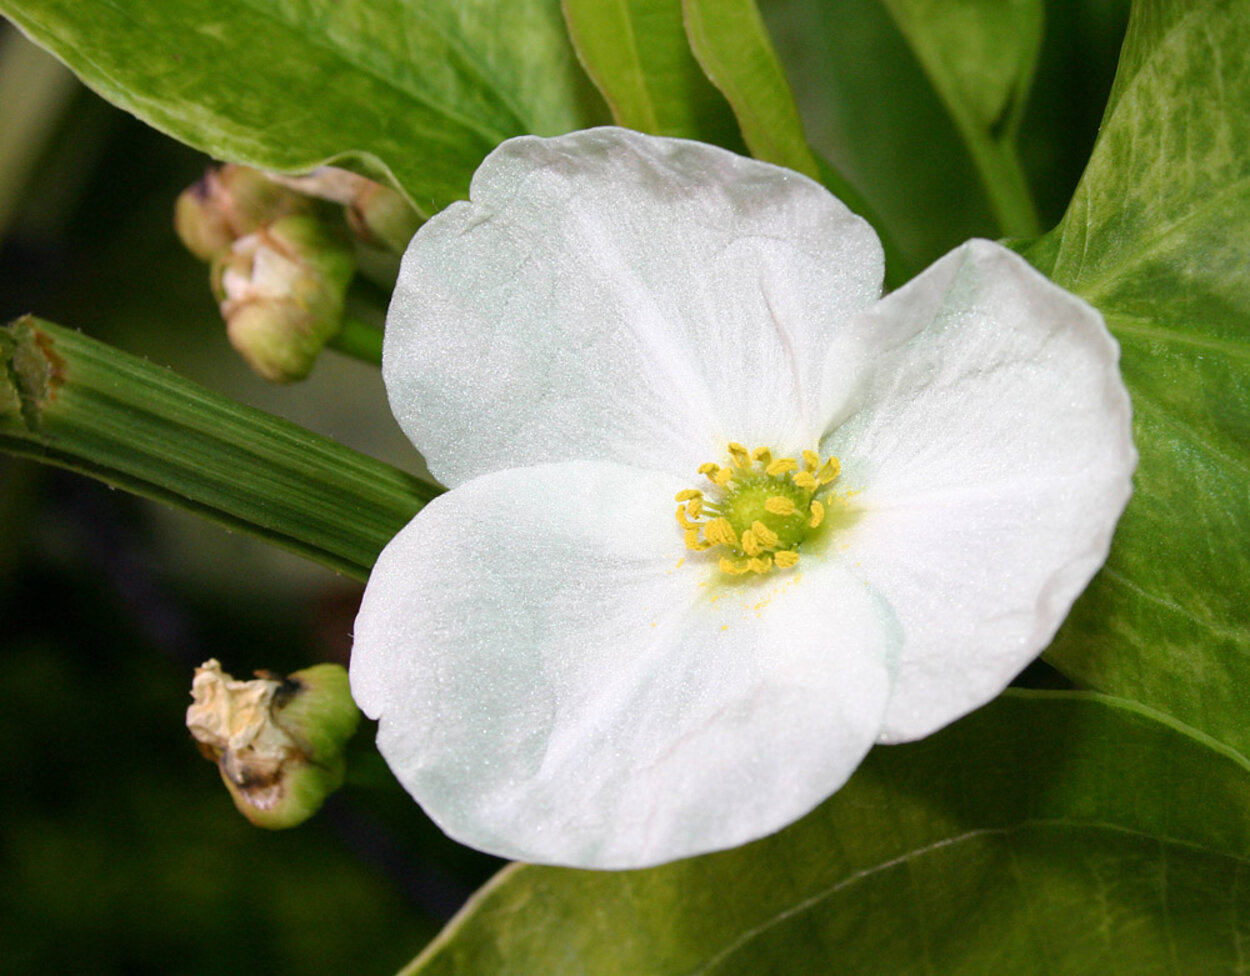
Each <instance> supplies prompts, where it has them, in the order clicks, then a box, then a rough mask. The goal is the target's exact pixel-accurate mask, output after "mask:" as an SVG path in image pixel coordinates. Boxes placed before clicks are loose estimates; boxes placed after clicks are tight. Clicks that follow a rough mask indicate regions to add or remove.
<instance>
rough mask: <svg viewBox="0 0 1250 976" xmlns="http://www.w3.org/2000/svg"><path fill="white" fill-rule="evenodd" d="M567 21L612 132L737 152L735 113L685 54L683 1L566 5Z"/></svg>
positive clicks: (603, 0) (571, 0)
mask: <svg viewBox="0 0 1250 976" xmlns="http://www.w3.org/2000/svg"><path fill="white" fill-rule="evenodd" d="M564 16H565V19H566V20H567V21H568V24H569V35H570V36H571V37H572V39H573V44H574V46H575V47H576V48H577V53H578V56H579V57H580V58H581V59H582V64H583V65H585V67H586V71H587V72H588V73H589V74H590V77H591V78H593V79H594V82H595V84H596V85H597V86H598V87H599V91H600V92H601V93H602V94H603V97H604V98H605V99H606V100H607V102H608V105H609V106H610V107H611V108H612V116H613V118H614V119H615V121H616V123H617V125H623V126H626V127H628V128H631V129H637V130H638V131H639V132H649V133H651V134H652V135H660V136H680V137H682V138H686V139H701V140H703V141H704V142H712V143H717V144H719V145H728V146H730V147H731V148H737V146H738V144H739V143H740V142H741V139H740V138H739V136H738V126H737V123H736V122H735V121H734V116H733V112H731V111H730V109H729V105H728V104H727V103H726V102H725V99H724V98H723V97H722V96H721V94H720V92H718V91H717V90H716V89H715V88H714V87H713V86H712V84H711V82H709V81H708V79H707V76H706V75H705V74H704V73H703V69H702V68H700V67H699V64H698V62H697V61H695V59H694V55H693V54H691V53H690V44H689V42H688V41H687V40H686V29H685V26H684V23H683V20H682V9H681V0H564Z"/></svg>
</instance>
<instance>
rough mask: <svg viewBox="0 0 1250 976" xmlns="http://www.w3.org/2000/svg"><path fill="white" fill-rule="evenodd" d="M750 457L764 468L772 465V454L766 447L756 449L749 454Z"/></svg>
mask: <svg viewBox="0 0 1250 976" xmlns="http://www.w3.org/2000/svg"><path fill="white" fill-rule="evenodd" d="M751 457H753V458H755V460H756V461H758V462H759V463H760V464H762V465H763V466H764V467H768V466H769V465H770V464H772V463H773V452H772V451H770V450H769V449H768V448H766V447H757V448H756V449H755V450H754V451H752V452H751Z"/></svg>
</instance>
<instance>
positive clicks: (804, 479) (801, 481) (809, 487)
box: [791, 471, 819, 491]
mask: <svg viewBox="0 0 1250 976" xmlns="http://www.w3.org/2000/svg"><path fill="white" fill-rule="evenodd" d="M791 480H792V481H793V482H794V483H795V484H796V485H798V486H799V487H800V488H802V489H803V490H804V491H815V490H816V488H817V487H818V485H819V483H818V482H817V481H816V476H815V475H814V474H812V473H811V472H810V471H800V472H799V473H798V474H796V475H794V476H793V478H792V479H791Z"/></svg>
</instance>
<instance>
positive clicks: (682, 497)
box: [673, 488, 703, 502]
mask: <svg viewBox="0 0 1250 976" xmlns="http://www.w3.org/2000/svg"><path fill="white" fill-rule="evenodd" d="M702 497H703V492H701V491H699V489H698V488H687V489H685V490H684V491H679V492H678V493H677V497H676V498H674V499H673V501H675V502H689V501H694V499H696V498H702Z"/></svg>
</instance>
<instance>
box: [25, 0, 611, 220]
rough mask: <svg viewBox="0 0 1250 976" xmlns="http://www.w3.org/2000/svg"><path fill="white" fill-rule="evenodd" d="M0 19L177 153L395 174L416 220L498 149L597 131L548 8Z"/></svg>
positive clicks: (118, 12)
mask: <svg viewBox="0 0 1250 976" xmlns="http://www.w3.org/2000/svg"><path fill="white" fill-rule="evenodd" d="M0 13H3V14H5V15H6V16H8V17H9V18H10V19H12V20H13V21H14V22H15V23H16V24H18V26H20V27H21V28H22V29H23V30H24V31H26V32H27V33H28V34H29V35H30V36H31V37H32V38H33V39H35V40H36V41H37V42H38V43H40V44H42V45H44V46H45V47H47V48H48V49H49V50H51V51H52V52H53V53H54V54H56V55H57V56H58V57H59V58H61V59H62V60H63V61H64V62H65V63H66V64H68V65H69V66H70V68H72V69H73V70H74V71H75V72H76V73H77V74H78V75H79V77H81V78H82V79H83V81H85V82H86V83H87V84H88V85H90V86H91V87H92V88H94V89H95V90H96V91H98V92H99V93H100V94H101V95H103V96H104V97H105V98H107V99H108V100H110V101H112V102H114V103H115V104H117V105H119V106H121V107H122V108H125V109H127V110H128V111H130V112H133V113H134V114H135V115H137V116H139V117H140V118H141V119H143V120H144V121H146V122H148V123H149V124H151V125H153V126H155V127H156V128H158V129H160V130H162V131H163V132H165V133H167V134H169V135H171V136H173V137H174V138H176V139H180V140H181V141H183V142H186V143H189V144H190V145H192V146H195V147H196V148H199V149H202V150H204V151H205V152H207V153H209V154H211V155H213V156H216V157H218V158H221V159H226V160H231V161H234V162H241V163H248V164H251V165H253V166H259V167H262V168H266V169H275V170H285V171H303V170H308V169H311V168H312V167H314V166H316V165H318V164H320V163H323V162H326V161H330V160H337V161H340V162H343V163H344V164H348V165H352V166H354V167H355V168H358V169H360V170H362V171H363V172H366V173H367V174H368V175H372V176H375V177H377V178H379V179H386V178H387V177H388V174H391V175H393V177H394V180H396V181H398V185H399V186H400V187H401V188H402V189H404V190H405V191H406V192H407V193H408V195H409V196H410V197H411V199H412V201H413V203H414V204H415V205H416V206H417V208H418V209H419V210H420V211H421V212H422V213H423V214H425V215H429V214H430V213H432V212H433V211H436V210H438V209H440V208H441V207H443V206H445V205H446V204H447V203H449V202H450V201H452V200H454V199H457V198H460V197H463V196H464V195H465V193H466V190H467V187H468V182H469V177H470V176H471V175H472V173H473V171H474V169H476V168H477V164H478V163H479V162H480V161H481V159H482V157H483V156H484V155H485V154H486V153H487V152H489V151H490V150H491V149H492V148H494V146H495V145H497V144H498V143H499V142H501V141H502V140H504V139H506V138H508V137H510V136H516V135H521V134H524V133H527V132H533V133H538V134H540V135H555V134H558V133H561V132H566V131H569V130H571V129H577V128H582V127H584V126H586V125H589V124H593V123H594V122H595V121H596V120H597V119H598V118H599V114H598V110H597V108H595V107H593V106H591V102H590V100H589V99H588V98H587V95H588V94H589V95H591V97H592V98H593V93H589V92H588V91H587V89H586V85H585V81H584V77H583V76H582V75H581V73H580V71H579V69H578V67H577V64H576V59H575V57H574V55H573V50H572V48H571V46H570V45H569V42H568V37H567V35H566V33H565V28H564V22H563V19H562V17H561V15H560V8H559V2H558V0H509V2H508V3H502V4H501V3H497V2H493V0H455V2H452V0H160V2H159V3H153V2H151V0H110V2H108V3H83V2H81V0H0ZM588 106H590V107H588Z"/></svg>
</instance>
